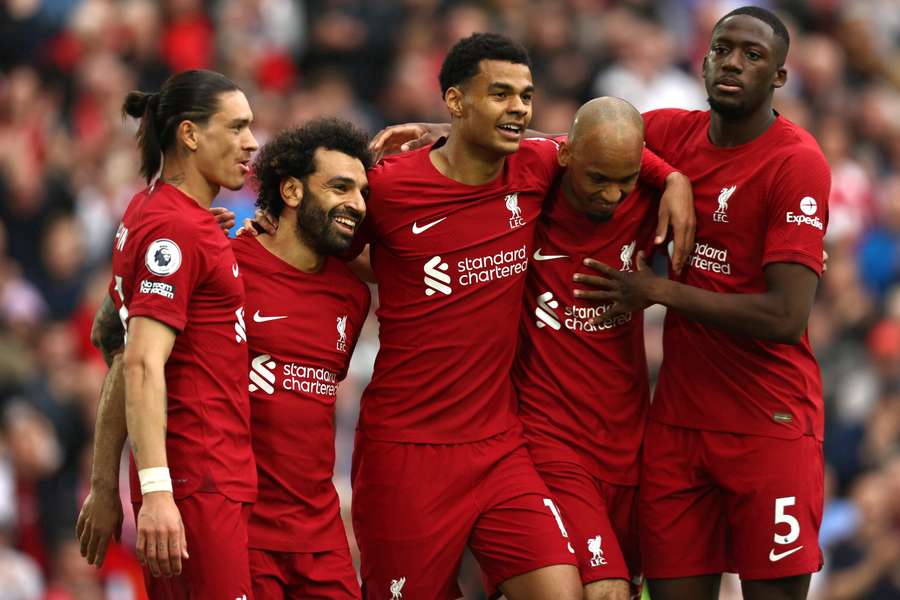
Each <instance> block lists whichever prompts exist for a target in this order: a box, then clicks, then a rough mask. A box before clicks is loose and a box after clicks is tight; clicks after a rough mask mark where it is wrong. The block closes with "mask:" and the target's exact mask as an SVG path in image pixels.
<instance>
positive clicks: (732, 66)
mask: <svg viewBox="0 0 900 600" xmlns="http://www.w3.org/2000/svg"><path fill="white" fill-rule="evenodd" d="M722 69H728V70H730V71H734V72H737V73H740V72H741V71H743V69H744V66H743V64H741V52H740V51H739V50H737V49H735V50H732V51H731V52H729V53H728V54H727V55H726V56H725V58H723V59H722Z"/></svg>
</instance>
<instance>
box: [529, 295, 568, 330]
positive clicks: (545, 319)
mask: <svg viewBox="0 0 900 600" xmlns="http://www.w3.org/2000/svg"><path fill="white" fill-rule="evenodd" d="M555 308H559V302H557V301H556V300H555V299H554V298H553V292H544V293H543V294H541V295H540V296H538V297H537V307H536V308H535V309H534V316H536V317H537V323H536V325H537V327H538V329H543V328H544V327H547V326H549V327H550V328H551V329H556V330H557V331H559V329H560V328H561V327H562V324H561V323H560V322H559V317H557V316H556V311H554V310H553V309H555Z"/></svg>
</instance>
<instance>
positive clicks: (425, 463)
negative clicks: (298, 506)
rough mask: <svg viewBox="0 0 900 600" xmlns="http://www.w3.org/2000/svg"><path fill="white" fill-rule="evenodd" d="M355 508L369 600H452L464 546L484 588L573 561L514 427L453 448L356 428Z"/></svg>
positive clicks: (551, 505)
mask: <svg viewBox="0 0 900 600" xmlns="http://www.w3.org/2000/svg"><path fill="white" fill-rule="evenodd" d="M352 512H353V529H354V531H355V533H356V539H357V542H358V543H359V548H360V554H361V561H362V565H361V566H362V569H361V570H362V581H363V584H362V591H363V597H364V598H367V599H372V600H374V599H378V600H397V599H398V598H410V599H415V598H428V599H429V600H431V599H440V598H447V599H451V598H459V597H460V596H462V592H461V591H460V589H459V587H458V585H457V583H456V577H457V573H458V571H459V566H460V562H461V560H462V555H463V550H464V549H465V546H466V545H467V544H468V546H469V548H470V549H471V550H472V553H473V554H474V555H475V558H476V559H477V560H478V563H479V565H480V566H481V570H482V573H483V574H484V580H485V587H486V589H487V590H488V594H489V595H495V594H496V593H497V590H498V587H499V585H500V584H501V583H502V582H504V581H506V580H508V579H510V578H512V577H515V576H517V575H522V574H524V573H527V572H529V571H533V570H535V569H539V568H541V567H546V566H549V565H556V564H570V565H575V564H576V562H575V556H574V554H573V551H572V550H571V549H570V545H569V540H568V539H567V538H566V537H565V534H564V528H563V526H562V521H561V520H560V518H559V511H558V510H557V508H556V505H555V504H554V503H553V501H552V500H550V494H549V492H548V491H547V487H546V486H545V485H544V483H543V481H541V478H540V477H539V476H538V474H537V471H536V470H535V468H534V463H532V462H531V457H530V456H529V455H528V451H527V450H526V449H525V446H524V440H523V439H522V435H521V430H520V429H518V428H517V429H513V430H510V431H508V432H505V433H502V434H500V435H497V436H494V437H492V438H488V439H486V440H481V441H478V442H472V443H467V444H454V445H431V444H402V443H393V442H378V441H373V440H367V439H364V438H362V436H360V435H357V437H356V447H355V449H354V453H353V505H352ZM401 594H402V595H401Z"/></svg>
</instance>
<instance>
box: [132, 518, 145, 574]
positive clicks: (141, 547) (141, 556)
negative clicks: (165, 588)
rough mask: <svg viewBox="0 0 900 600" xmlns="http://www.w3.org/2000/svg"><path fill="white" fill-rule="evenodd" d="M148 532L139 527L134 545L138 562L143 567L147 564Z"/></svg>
mask: <svg viewBox="0 0 900 600" xmlns="http://www.w3.org/2000/svg"><path fill="white" fill-rule="evenodd" d="M138 518H140V514H138ZM146 547H147V532H146V531H144V528H143V527H140V526H139V527H138V532H137V542H135V544H134V553H135V555H136V556H137V559H138V562H139V563H141V564H142V565H146V564H147V550H146Z"/></svg>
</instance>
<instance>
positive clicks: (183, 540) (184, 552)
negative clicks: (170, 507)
mask: <svg viewBox="0 0 900 600" xmlns="http://www.w3.org/2000/svg"><path fill="white" fill-rule="evenodd" d="M190 557H191V555H190V554H188V547H187V536H186V534H185V532H184V522H182V523H181V558H190Z"/></svg>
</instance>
